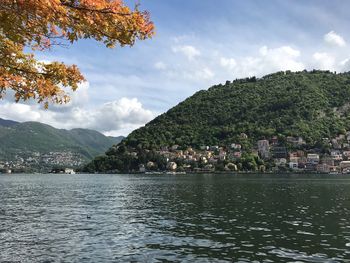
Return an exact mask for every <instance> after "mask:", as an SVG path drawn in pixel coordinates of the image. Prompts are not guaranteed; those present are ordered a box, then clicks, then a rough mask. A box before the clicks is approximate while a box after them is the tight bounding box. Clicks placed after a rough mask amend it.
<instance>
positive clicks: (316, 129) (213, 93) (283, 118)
mask: <svg viewBox="0 0 350 263" xmlns="http://www.w3.org/2000/svg"><path fill="white" fill-rule="evenodd" d="M349 102H350V74H349V73H342V74H335V73H331V72H329V71H312V72H306V71H303V72H297V73H291V72H278V73H275V74H271V75H267V76H265V77H263V78H261V79H256V78H255V77H253V78H249V79H243V80H242V79H240V80H235V81H233V82H226V84H225V85H222V84H219V85H217V86H214V87H211V88H210V89H209V90H207V91H204V90H202V91H199V92H197V93H196V94H194V95H193V96H192V97H190V98H188V99H186V100H185V101H183V102H181V103H180V104H179V105H177V106H176V107H174V108H172V109H170V110H169V111H168V112H166V113H164V114H162V115H160V116H159V117H157V118H155V119H154V120H153V121H151V122H150V123H148V124H147V125H146V126H145V127H143V128H140V129H138V130H135V131H134V132H132V133H131V134H130V135H129V136H128V137H127V139H126V140H125V141H124V143H125V144H126V145H130V146H136V145H139V144H141V145H142V147H143V148H157V147H159V146H164V145H166V146H170V145H174V144H179V145H188V146H200V145H217V144H218V145H220V144H225V143H230V142H237V141H241V138H240V134H241V133H246V134H247V135H248V137H249V141H250V142H254V141H256V140H258V139H261V138H264V137H270V136H271V135H284V136H302V137H303V138H304V139H305V140H306V141H307V142H308V143H315V142H316V141H319V140H320V139H321V138H323V137H331V136H333V135H335V134H336V133H339V132H340V131H342V130H343V129H347V128H348V127H349V124H350V118H349V116H348V113H347V109H346V108H347V107H346V106H347V103H349Z"/></svg>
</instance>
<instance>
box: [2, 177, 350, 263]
mask: <svg viewBox="0 0 350 263" xmlns="http://www.w3.org/2000/svg"><path fill="white" fill-rule="evenodd" d="M169 261H171V262H184V261H190V262H350V177H349V176H346V177H345V176H337V177H334V176H333V177H332V176H329V177H317V176H302V177H301V176H288V177H286V176H258V175H254V176H253V175H251V176H249V175H245V176H235V175H181V176H180V175H179V176H171V175H169V176H168V175H167V176H144V175H69V176H68V175H0V262H169Z"/></svg>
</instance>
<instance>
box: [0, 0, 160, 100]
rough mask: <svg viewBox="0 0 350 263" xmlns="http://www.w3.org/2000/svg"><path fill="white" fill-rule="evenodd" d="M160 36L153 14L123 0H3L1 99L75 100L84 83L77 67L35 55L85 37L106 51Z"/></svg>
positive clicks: (0, 10)
mask: <svg viewBox="0 0 350 263" xmlns="http://www.w3.org/2000/svg"><path fill="white" fill-rule="evenodd" d="M153 34H154V24H153V23H152V22H151V21H150V17H149V14H148V12H146V11H139V9H138V6H136V7H135V8H134V9H133V10H131V9H130V8H129V7H128V6H126V5H125V4H124V3H123V1H122V0H1V1H0V98H2V97H3V96H4V94H5V93H6V91H7V90H13V91H14V96H15V99H16V101H17V102H18V101H19V100H28V99H35V100H37V101H38V102H39V103H44V105H45V107H48V105H49V103H60V104H61V103H66V102H68V101H69V96H68V93H67V89H71V90H73V91H74V90H76V89H77V87H78V84H79V83H81V82H82V81H84V77H83V75H82V74H81V73H80V71H79V69H78V68H77V66H75V65H71V66H68V65H65V64H64V63H61V62H51V63H46V62H42V61H38V60H36V59H35V57H34V54H33V53H26V51H25V50H29V52H35V51H44V50H47V49H51V48H52V47H53V46H61V45H69V44H73V43H74V42H76V41H78V40H79V39H95V40H97V41H99V42H103V43H104V44H105V45H106V47H108V48H113V47H115V46H116V45H119V46H127V45H128V46H132V45H133V44H134V43H135V41H136V40H144V39H147V38H150V37H152V35H153Z"/></svg>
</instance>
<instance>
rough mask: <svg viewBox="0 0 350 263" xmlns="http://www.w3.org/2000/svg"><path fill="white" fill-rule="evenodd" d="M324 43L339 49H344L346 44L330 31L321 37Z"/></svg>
mask: <svg viewBox="0 0 350 263" xmlns="http://www.w3.org/2000/svg"><path fill="white" fill-rule="evenodd" d="M323 39H324V41H325V42H327V43H328V44H331V45H335V46H339V47H344V46H346V42H345V40H344V38H343V37H342V36H340V35H338V34H337V33H335V32H334V31H330V32H329V33H327V34H325V35H324V37H323Z"/></svg>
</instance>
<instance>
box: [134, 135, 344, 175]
mask: <svg viewBox="0 0 350 263" xmlns="http://www.w3.org/2000/svg"><path fill="white" fill-rule="evenodd" d="M241 137H243V139H247V138H248V136H247V135H246V134H244V133H243V134H241ZM284 139H285V140H284V142H283V143H282V142H281V141H279V139H278V137H277V136H273V137H271V138H269V139H263V140H258V141H257V142H256V145H254V147H253V149H250V150H249V152H248V151H245V150H244V149H243V147H242V145H241V144H239V143H235V142H232V143H231V144H230V145H228V146H225V147H224V146H201V147H200V148H199V149H193V148H192V147H188V148H186V149H181V147H180V146H179V145H173V146H171V147H163V148H162V149H160V150H159V151H158V152H157V153H158V154H160V155H161V156H163V157H164V158H165V159H166V161H167V166H166V167H167V170H168V171H173V172H175V171H180V172H183V171H188V172H214V171H233V172H236V171H246V172H254V171H256V172H315V173H331V174H337V173H350V132H345V134H340V135H338V136H336V138H334V139H329V138H323V141H322V145H323V147H322V148H316V147H315V148H310V147H307V145H306V142H305V141H304V139H303V138H302V137H292V136H288V137H286V138H284ZM130 154H131V155H135V156H136V154H137V153H135V152H131V153H130ZM249 158H250V159H249ZM243 159H244V160H243ZM247 159H248V160H247ZM244 162H246V163H247V162H248V167H247V164H246V165H245V164H244ZM155 166H156V164H155V163H154V162H151V161H150V162H148V163H146V164H141V165H140V167H139V168H140V169H139V172H147V171H150V170H152V168H153V167H155Z"/></svg>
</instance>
